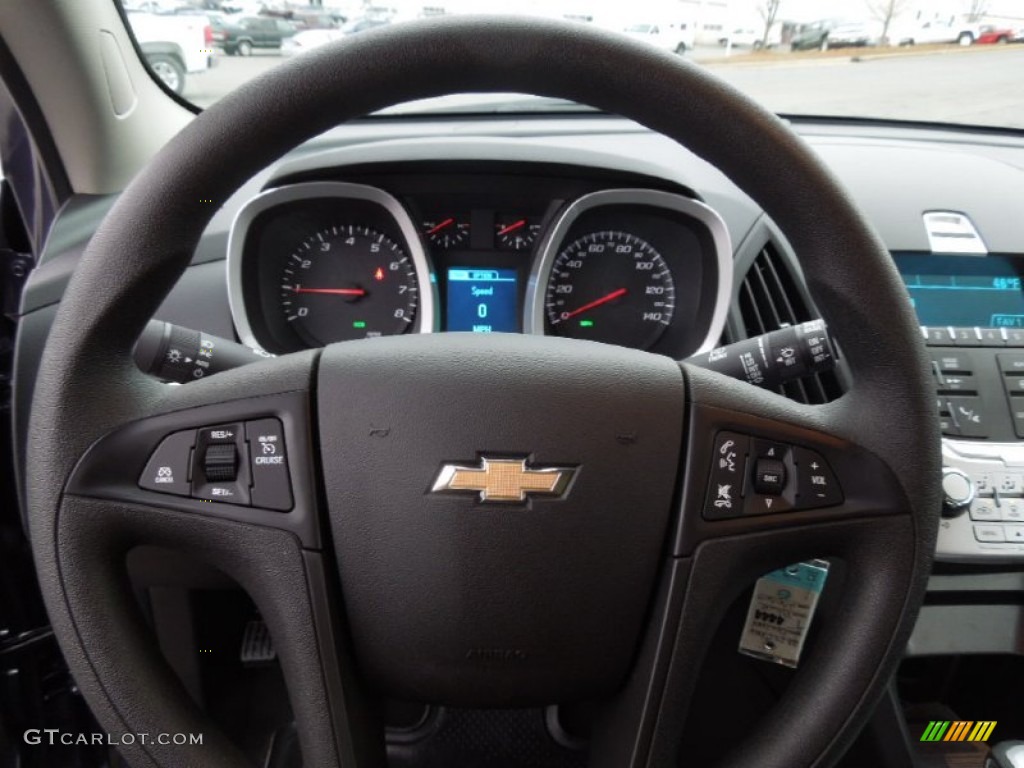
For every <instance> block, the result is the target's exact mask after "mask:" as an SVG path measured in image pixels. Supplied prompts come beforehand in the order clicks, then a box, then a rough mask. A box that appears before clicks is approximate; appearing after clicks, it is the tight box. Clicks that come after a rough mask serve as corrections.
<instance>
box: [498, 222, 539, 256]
mask: <svg viewBox="0 0 1024 768" xmlns="http://www.w3.org/2000/svg"><path fill="white" fill-rule="evenodd" d="M494 230H495V239H496V242H497V246H498V248H500V249H501V250H503V251H528V250H529V249H530V248H532V247H533V243H534V241H535V240H536V239H537V233H538V232H540V224H539V223H537V222H536V221H535V220H533V219H531V218H528V217H526V216H498V220H497V222H496V223H495V225H494Z"/></svg>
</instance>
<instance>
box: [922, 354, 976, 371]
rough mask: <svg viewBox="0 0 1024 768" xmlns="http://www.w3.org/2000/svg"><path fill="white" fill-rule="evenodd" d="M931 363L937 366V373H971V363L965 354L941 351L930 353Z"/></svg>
mask: <svg viewBox="0 0 1024 768" xmlns="http://www.w3.org/2000/svg"><path fill="white" fill-rule="evenodd" d="M930 356H931V359H932V362H934V363H935V365H936V366H938V369H939V373H943V374H946V373H971V372H972V370H973V369H972V367H971V361H970V359H969V358H968V357H967V353H966V352H955V351H953V350H949V351H948V352H947V351H945V350H943V351H942V352H931V353H930Z"/></svg>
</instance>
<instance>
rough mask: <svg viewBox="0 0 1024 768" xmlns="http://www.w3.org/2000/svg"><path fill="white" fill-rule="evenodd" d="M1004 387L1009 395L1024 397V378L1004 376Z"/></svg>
mask: <svg viewBox="0 0 1024 768" xmlns="http://www.w3.org/2000/svg"><path fill="white" fill-rule="evenodd" d="M1003 387H1005V388H1006V394H1008V395H1024V376H1007V375H1005V374H1004V375H1003Z"/></svg>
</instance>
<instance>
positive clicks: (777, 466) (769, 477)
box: [754, 459, 786, 496]
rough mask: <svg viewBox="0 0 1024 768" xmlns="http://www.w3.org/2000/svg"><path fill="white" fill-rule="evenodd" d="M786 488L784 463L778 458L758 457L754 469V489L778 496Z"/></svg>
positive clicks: (757, 491)
mask: <svg viewBox="0 0 1024 768" xmlns="http://www.w3.org/2000/svg"><path fill="white" fill-rule="evenodd" d="M785 489H786V465H785V464H783V463H782V461H781V460H779V459H758V460H757V464H756V468H755V469H754V491H755V492H756V493H765V494H769V495H772V496H778V495H779V494H781V493H782V492H783V491H784V490H785Z"/></svg>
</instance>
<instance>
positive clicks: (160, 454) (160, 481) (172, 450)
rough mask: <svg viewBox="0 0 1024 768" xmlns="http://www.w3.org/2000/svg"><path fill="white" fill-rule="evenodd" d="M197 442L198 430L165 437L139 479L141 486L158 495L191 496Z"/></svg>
mask: <svg viewBox="0 0 1024 768" xmlns="http://www.w3.org/2000/svg"><path fill="white" fill-rule="evenodd" d="M195 443H196V431H195V430H194V429H189V430H186V431H184V432H175V433H174V434H173V435H170V436H168V437H165V438H164V440H163V442H161V443H160V445H159V446H158V447H157V449H156V450H155V451H153V455H152V456H150V458H149V461H148V462H147V463H146V468H145V469H144V470H143V471H142V475H141V476H140V477H139V487H140V488H145V489H146V490H147V491H156V492H157V493H173V494H175V495H176V496H188V495H189V491H190V490H191V485H190V483H189V480H190V478H189V467H190V466H191V463H192V446H194V445H195Z"/></svg>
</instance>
